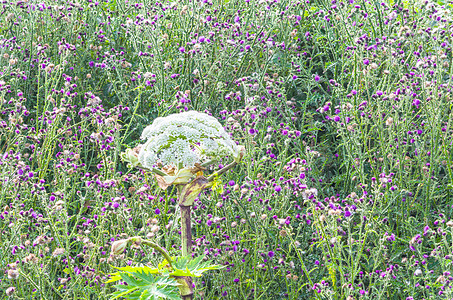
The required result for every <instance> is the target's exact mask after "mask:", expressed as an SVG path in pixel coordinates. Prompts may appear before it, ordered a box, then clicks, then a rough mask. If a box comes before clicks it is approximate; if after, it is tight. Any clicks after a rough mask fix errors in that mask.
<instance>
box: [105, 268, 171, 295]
mask: <svg viewBox="0 0 453 300" xmlns="http://www.w3.org/2000/svg"><path fill="white" fill-rule="evenodd" d="M119 276H120V279H121V280H123V281H124V282H125V283H127V285H121V284H118V285H115V288H116V289H117V291H116V292H114V293H113V298H112V300H113V299H118V298H120V297H125V298H127V299H130V300H159V299H170V300H178V299H179V292H178V289H177V288H176V286H178V285H179V284H178V283H177V282H176V281H175V280H173V279H171V278H169V277H161V276H160V277H156V276H153V275H152V274H150V273H147V272H146V271H143V270H137V271H133V272H121V273H119Z"/></svg>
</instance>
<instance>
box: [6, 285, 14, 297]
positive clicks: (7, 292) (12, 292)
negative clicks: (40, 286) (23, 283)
mask: <svg viewBox="0 0 453 300" xmlns="http://www.w3.org/2000/svg"><path fill="white" fill-rule="evenodd" d="M15 291H16V288H15V287H13V286H11V287H9V288H7V289H6V291H5V293H6V295H7V296H12V295H13V294H14V292H15Z"/></svg>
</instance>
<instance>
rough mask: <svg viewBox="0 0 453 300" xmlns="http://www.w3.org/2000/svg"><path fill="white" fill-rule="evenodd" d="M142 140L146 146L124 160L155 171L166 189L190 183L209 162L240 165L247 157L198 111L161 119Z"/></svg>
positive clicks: (209, 118)
mask: <svg viewBox="0 0 453 300" xmlns="http://www.w3.org/2000/svg"><path fill="white" fill-rule="evenodd" d="M141 138H142V139H144V140H146V142H145V143H144V144H143V145H139V146H138V147H136V148H134V149H127V150H126V152H125V153H123V155H122V156H123V159H124V160H125V161H128V162H129V163H130V164H131V165H132V166H140V167H142V168H145V169H148V170H152V171H154V172H155V173H156V178H157V180H158V182H159V185H160V186H161V187H162V188H166V187H167V186H168V185H171V184H185V183H187V182H189V180H190V178H191V177H192V175H193V174H195V173H196V172H198V171H201V170H203V169H204V168H203V167H202V166H201V165H202V164H204V163H206V162H207V161H214V160H218V159H220V158H223V157H227V156H228V157H231V158H233V159H234V161H235V162H239V161H240V160H241V158H242V156H243V154H244V150H243V147H242V146H237V145H236V143H235V142H234V141H233V140H232V139H231V138H230V136H229V134H228V133H227V132H226V131H225V129H224V128H223V127H222V125H221V124H220V123H219V122H218V121H217V119H216V118H214V117H211V116H209V115H207V114H205V113H200V112H196V111H188V112H184V113H179V114H172V115H170V116H168V117H161V118H157V119H155V120H154V122H153V124H151V125H149V126H148V127H146V128H145V129H144V130H143V133H142V136H141ZM156 168H160V170H158V169H156Z"/></svg>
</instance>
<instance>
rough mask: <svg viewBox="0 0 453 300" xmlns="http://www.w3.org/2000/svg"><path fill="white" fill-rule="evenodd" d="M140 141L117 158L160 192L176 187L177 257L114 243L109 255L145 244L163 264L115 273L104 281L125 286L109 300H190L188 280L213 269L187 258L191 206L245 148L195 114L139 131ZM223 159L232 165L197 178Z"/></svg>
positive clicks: (162, 120)
mask: <svg viewBox="0 0 453 300" xmlns="http://www.w3.org/2000/svg"><path fill="white" fill-rule="evenodd" d="M141 138H142V139H144V140H146V142H145V143H144V144H143V145H139V146H137V147H135V148H134V149H128V150H127V151H126V152H124V153H123V154H122V158H123V160H124V161H126V162H129V163H130V166H133V167H138V168H141V169H143V170H145V171H146V172H151V173H152V174H153V175H154V177H155V179H156V180H157V182H158V185H159V187H160V188H162V189H167V187H168V186H170V185H175V186H176V188H177V191H178V205H179V208H180V212H181V245H182V256H180V257H170V256H169V255H168V253H167V252H166V251H165V250H164V249H163V248H162V247H160V246H159V245H158V244H156V243H154V242H152V241H149V240H143V239H142V238H140V237H132V238H128V239H124V240H119V241H116V242H114V243H113V244H112V252H113V253H114V254H121V253H122V252H123V251H124V250H125V249H126V248H127V246H128V245H129V244H136V245H147V246H150V247H152V248H154V249H155V250H157V251H158V252H159V253H160V254H162V256H163V257H164V261H163V262H162V263H161V264H159V266H158V267H157V268H150V267H147V266H145V267H124V268H118V269H119V270H120V272H117V273H114V274H112V275H113V277H112V278H111V279H110V280H109V281H108V282H116V281H120V280H122V281H124V282H125V283H127V285H121V284H119V285H117V286H116V288H117V289H118V291H117V292H115V293H114V295H115V297H114V298H113V299H116V298H118V297H126V298H128V299H161V298H162V299H176V298H177V293H176V290H175V289H176V287H178V288H179V293H180V295H181V298H182V299H192V295H193V284H192V277H200V276H201V275H202V273H203V272H205V271H207V270H215V269H218V268H219V266H216V265H210V264H209V262H205V261H203V256H199V257H196V258H193V259H192V255H191V252H192V225H191V207H192V205H193V204H194V200H195V198H196V197H197V196H198V195H199V194H200V193H201V192H202V191H203V190H205V189H207V188H210V187H213V186H216V185H218V182H219V176H220V175H221V174H223V173H225V172H226V171H228V170H230V169H232V168H233V167H234V166H236V165H237V164H238V163H239V162H240V161H241V159H242V157H243V156H244V152H245V150H244V149H245V148H244V147H243V146H237V145H236V143H235V142H234V141H233V140H232V139H231V137H230V135H229V134H228V133H227V132H226V131H225V129H224V128H223V127H222V125H221V124H220V123H219V122H218V121H217V119H215V118H214V117H212V116H209V115H207V114H204V113H199V112H196V111H188V112H184V113H179V114H172V115H170V116H167V117H160V118H157V119H156V120H154V122H153V124H151V125H150V126H148V127H146V128H145V130H144V131H143V133H142V135H141ZM225 158H232V159H233V161H232V162H231V163H230V164H228V165H226V166H224V167H223V168H221V169H220V170H217V171H215V172H214V173H212V174H211V175H210V176H208V177H205V176H204V175H203V171H205V170H206V169H207V168H208V167H209V166H210V165H212V164H213V163H215V162H218V161H220V160H222V159H225ZM154 275H159V278H155V277H154Z"/></svg>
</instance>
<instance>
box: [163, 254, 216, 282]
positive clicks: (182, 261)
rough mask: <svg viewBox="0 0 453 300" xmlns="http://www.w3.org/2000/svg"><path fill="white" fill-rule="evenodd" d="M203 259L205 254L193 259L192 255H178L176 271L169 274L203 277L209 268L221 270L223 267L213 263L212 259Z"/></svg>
mask: <svg viewBox="0 0 453 300" xmlns="http://www.w3.org/2000/svg"><path fill="white" fill-rule="evenodd" d="M203 259H204V257H203V256H199V257H195V258H193V259H191V258H190V257H178V259H176V260H175V261H174V263H173V268H174V271H173V272H171V273H170V274H169V275H171V276H190V277H201V276H202V275H203V273H204V272H206V271H208V270H219V269H221V268H223V267H222V266H217V265H211V262H210V261H203Z"/></svg>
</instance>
